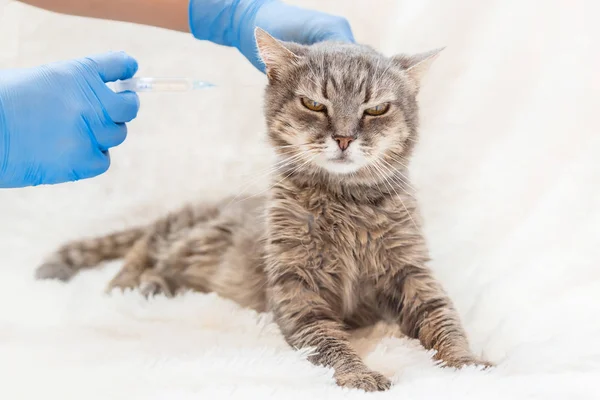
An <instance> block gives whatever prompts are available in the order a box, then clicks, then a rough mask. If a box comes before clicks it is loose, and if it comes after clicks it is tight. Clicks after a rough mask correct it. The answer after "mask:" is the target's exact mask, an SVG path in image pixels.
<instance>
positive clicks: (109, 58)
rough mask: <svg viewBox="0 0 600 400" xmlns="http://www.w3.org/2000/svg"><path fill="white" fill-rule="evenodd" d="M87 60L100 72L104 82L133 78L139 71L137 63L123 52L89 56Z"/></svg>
mask: <svg viewBox="0 0 600 400" xmlns="http://www.w3.org/2000/svg"><path fill="white" fill-rule="evenodd" d="M85 60H86V61H87V62H88V64H91V66H92V67H93V68H94V69H95V70H96V71H97V72H98V74H99V75H100V78H102V80H103V81H104V82H114V81H116V80H119V79H129V78H132V77H133V76H134V75H135V73H136V72H137V69H138V63H137V61H136V60H135V59H134V58H133V57H131V56H130V55H128V54H126V53H125V52H122V51H119V52H109V53H104V54H98V55H95V56H89V57H86V58H85Z"/></svg>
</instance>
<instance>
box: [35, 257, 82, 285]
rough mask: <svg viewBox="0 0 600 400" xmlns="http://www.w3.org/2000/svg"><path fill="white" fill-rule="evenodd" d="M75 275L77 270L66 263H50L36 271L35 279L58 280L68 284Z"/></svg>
mask: <svg viewBox="0 0 600 400" xmlns="http://www.w3.org/2000/svg"><path fill="white" fill-rule="evenodd" d="M75 274H77V270H76V269H74V268H73V267H71V266H69V265H67V264H65V263H62V262H59V261H48V262H45V263H44V264H42V265H40V266H39V267H38V268H37V269H36V270H35V279H40V280H41V279H58V280H60V281H65V282H66V281H68V280H69V279H71V278H72V277H73V276H74V275H75Z"/></svg>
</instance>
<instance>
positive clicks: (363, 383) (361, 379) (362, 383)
mask: <svg viewBox="0 0 600 400" xmlns="http://www.w3.org/2000/svg"><path fill="white" fill-rule="evenodd" d="M335 380H336V382H337V384H338V385H340V386H343V387H347V388H353V389H361V390H364V391H365V392H377V391H384V390H388V389H389V388H390V387H391V386H392V382H391V381H390V380H389V379H388V378H386V377H385V376H383V375H382V374H380V373H379V372H375V371H371V370H368V369H360V370H353V371H347V372H343V373H339V374H336V376H335Z"/></svg>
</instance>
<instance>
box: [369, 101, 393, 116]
mask: <svg viewBox="0 0 600 400" xmlns="http://www.w3.org/2000/svg"><path fill="white" fill-rule="evenodd" d="M389 109H390V103H382V104H378V105H376V106H375V107H371V108H367V109H366V110H365V114H367V115H370V116H372V117H377V116H379V115H383V114H385V113H386V112H387V111H388V110H389Z"/></svg>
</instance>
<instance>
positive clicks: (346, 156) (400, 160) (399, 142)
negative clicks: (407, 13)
mask: <svg viewBox="0 0 600 400" xmlns="http://www.w3.org/2000/svg"><path fill="white" fill-rule="evenodd" d="M256 39H257V43H258V48H259V52H260V55H261V57H262V59H263V61H264V63H265V65H266V71H267V77H268V80H269V84H268V87H267V89H266V100H265V107H266V110H265V112H266V118H267V125H268V134H269V139H270V143H271V145H272V146H273V149H274V150H275V152H276V153H277V154H278V156H279V162H278V163H277V165H276V167H277V171H276V172H275V173H274V176H273V177H272V183H273V186H272V188H271V189H270V191H269V193H268V196H267V197H265V198H260V197H251V198H249V199H246V200H243V201H237V200H236V201H223V202H222V203H220V204H213V205H196V206H188V207H185V208H183V209H182V210H180V211H177V212H175V213H173V214H170V215H168V216H166V217H164V218H162V219H160V220H159V221H157V222H155V223H153V224H151V225H149V226H144V227H139V228H133V229H131V230H128V231H125V232H118V233H114V234H112V235H108V236H106V237H102V238H96V239H88V240H82V241H77V242H73V243H69V244H67V245H65V246H63V247H62V248H61V249H60V250H59V251H58V252H57V253H55V254H54V255H53V256H51V257H50V258H49V259H48V260H47V261H46V262H45V263H44V264H43V265H42V266H41V267H40V268H39V269H38V270H37V277H38V278H59V279H62V280H68V279H69V278H71V277H72V276H73V275H74V274H76V273H77V272H78V271H79V270H80V269H83V268H89V267H92V266H95V265H98V264H99V263H101V262H102V261H104V260H111V259H116V258H121V257H124V258H125V263H124V266H123V268H122V270H121V271H120V272H119V273H118V274H117V276H116V277H115V278H114V279H113V280H112V281H111V282H110V284H109V285H108V289H109V290H110V289H113V288H121V289H124V288H135V287H141V290H142V291H143V293H145V294H146V295H152V294H157V293H163V294H165V295H167V296H173V295H175V294H177V293H178V292H180V291H181V290H189V289H191V290H196V291H200V292H211V291H214V292H217V293H218V294H220V295H222V296H224V297H227V298H230V299H233V300H235V301H237V302H239V303H240V304H241V305H243V306H246V307H252V308H254V309H256V310H258V311H270V312H272V313H273V314H274V316H275V318H276V321H277V323H278V324H279V327H280V328H281V332H282V333H283V335H284V336H285V338H286V340H287V342H288V343H289V344H290V345H292V346H294V347H297V348H302V347H314V348H315V350H316V351H315V352H314V355H312V356H310V359H311V361H312V362H314V363H316V364H320V365H325V366H329V367H333V368H334V370H335V379H336V381H337V383H338V384H339V385H341V386H346V387H353V388H360V389H364V390H367V391H376V390H385V389H387V388H389V387H390V381H389V380H388V379H387V378H386V377H384V376H383V375H381V374H380V373H378V372H375V371H372V370H370V369H369V368H368V367H367V366H366V365H365V364H364V363H363V361H362V360H361V359H360V358H359V356H358V355H357V353H356V352H355V351H354V350H353V349H352V347H351V346H350V344H349V342H348V330H349V329H352V328H358V327H363V326H368V325H371V324H373V323H375V322H377V321H379V320H381V319H385V320H388V321H393V322H394V323H397V324H399V326H400V327H401V329H402V331H403V332H404V333H405V334H406V335H408V336H410V337H413V338H418V339H419V340H420V341H421V343H422V344H423V346H424V347H425V348H427V349H435V350H437V353H436V354H435V358H436V359H438V360H441V361H443V362H444V363H445V365H447V366H451V367H461V366H464V365H467V364H480V365H485V366H488V365H490V364H489V363H487V362H485V361H482V360H479V359H478V358H477V357H476V356H474V355H473V354H472V353H471V351H470V350H469V345H468V342H467V338H466V335H465V332H464V330H463V328H462V326H461V322H460V320H459V316H458V314H457V312H456V311H455V309H454V308H453V305H452V302H451V301H450V299H449V298H448V297H447V295H446V294H445V292H444V290H443V288H442V287H441V286H440V284H439V283H438V282H437V281H436V279H435V278H434V277H433V275H432V272H431V271H430V269H429V268H428V267H427V262H428V254H427V248H426V244H425V240H424V238H423V236H422V234H421V231H420V222H419V221H420V218H419V213H418V210H417V204H416V202H415V199H414V198H413V197H412V196H411V195H410V194H409V193H408V192H407V190H406V189H407V188H409V187H410V184H409V180H408V171H407V165H408V159H409V157H410V155H411V152H412V150H413V146H414V144H415V142H416V139H417V134H418V132H417V126H418V113H417V111H418V107H417V100H416V97H417V93H418V91H419V84H420V81H421V79H422V77H423V75H424V73H425V72H426V71H427V69H428V67H429V66H430V64H431V63H432V61H433V60H434V59H435V58H436V56H437V54H438V51H434V52H429V53H424V54H418V55H415V56H404V55H401V56H396V57H392V58H387V57H384V56H383V55H381V54H379V53H377V52H375V51H374V50H372V49H371V48H369V47H365V46H361V45H355V44H331V43H320V44H316V45H313V46H309V47H307V46H301V45H298V44H293V43H282V42H279V41H277V40H276V39H274V38H273V37H271V36H269V35H268V34H267V33H266V32H264V31H262V30H260V29H257V31H256Z"/></svg>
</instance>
